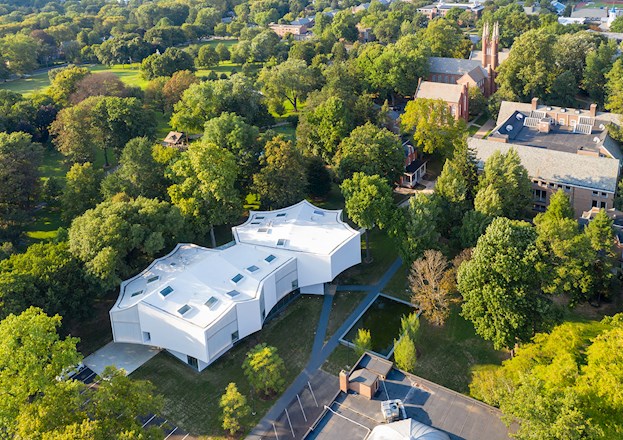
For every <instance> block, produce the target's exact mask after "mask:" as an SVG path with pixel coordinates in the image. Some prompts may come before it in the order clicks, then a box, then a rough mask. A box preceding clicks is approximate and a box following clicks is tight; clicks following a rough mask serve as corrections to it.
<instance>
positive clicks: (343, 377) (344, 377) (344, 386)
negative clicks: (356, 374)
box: [340, 370, 348, 393]
mask: <svg viewBox="0 0 623 440" xmlns="http://www.w3.org/2000/svg"><path fill="white" fill-rule="evenodd" d="M340 391H342V392H344V393H348V373H347V372H346V371H344V370H342V371H340Z"/></svg>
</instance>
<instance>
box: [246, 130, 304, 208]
mask: <svg viewBox="0 0 623 440" xmlns="http://www.w3.org/2000/svg"><path fill="white" fill-rule="evenodd" d="M260 165H261V166H262V168H261V169H260V172H259V173H257V174H255V175H254V176H253V188H254V190H255V191H256V192H257V194H258V195H259V196H260V200H261V202H262V204H263V205H264V206H266V207H269V208H271V209H278V208H283V207H285V206H289V205H292V204H294V203H297V202H300V201H301V199H304V198H305V196H306V195H307V173H306V169H305V159H304V158H303V156H302V155H301V153H300V152H299V151H298V150H297V148H296V147H295V146H294V144H292V142H290V141H286V140H284V139H283V138H282V137H276V138H273V139H272V140H270V141H268V142H267V143H266V146H265V147H264V155H263V156H262V158H261V161H260Z"/></svg>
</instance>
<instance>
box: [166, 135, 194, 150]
mask: <svg viewBox="0 0 623 440" xmlns="http://www.w3.org/2000/svg"><path fill="white" fill-rule="evenodd" d="M162 145H164V146H165V147H173V148H178V149H180V150H185V149H186V148H187V147H188V136H186V134H185V133H183V132H181V131H170V132H169V134H167V137H165V138H164V140H163V141H162Z"/></svg>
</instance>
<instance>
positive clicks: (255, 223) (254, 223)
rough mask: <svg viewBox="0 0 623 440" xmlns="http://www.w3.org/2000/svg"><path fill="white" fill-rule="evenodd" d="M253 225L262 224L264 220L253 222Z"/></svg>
mask: <svg viewBox="0 0 623 440" xmlns="http://www.w3.org/2000/svg"><path fill="white" fill-rule="evenodd" d="M251 224H252V225H261V224H262V222H251Z"/></svg>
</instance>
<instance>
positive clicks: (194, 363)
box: [186, 356, 199, 370]
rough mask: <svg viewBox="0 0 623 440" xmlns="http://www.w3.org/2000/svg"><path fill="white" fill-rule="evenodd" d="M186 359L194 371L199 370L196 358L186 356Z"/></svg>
mask: <svg viewBox="0 0 623 440" xmlns="http://www.w3.org/2000/svg"><path fill="white" fill-rule="evenodd" d="M186 358H187V360H188V365H190V366H191V367H193V368H194V369H195V370H199V362H198V361H197V358H194V357H192V356H186Z"/></svg>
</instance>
